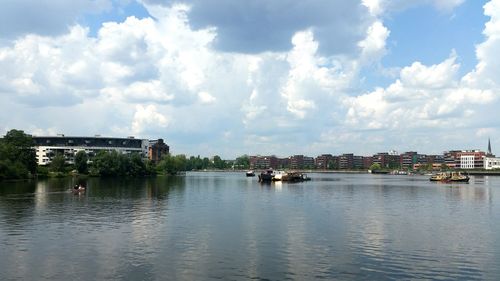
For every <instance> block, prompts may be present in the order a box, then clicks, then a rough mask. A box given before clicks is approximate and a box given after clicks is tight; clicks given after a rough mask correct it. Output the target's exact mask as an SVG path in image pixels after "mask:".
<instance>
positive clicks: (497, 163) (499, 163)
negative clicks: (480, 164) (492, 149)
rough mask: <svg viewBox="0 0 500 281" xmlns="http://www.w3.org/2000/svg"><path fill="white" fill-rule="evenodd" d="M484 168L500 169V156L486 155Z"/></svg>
mask: <svg viewBox="0 0 500 281" xmlns="http://www.w3.org/2000/svg"><path fill="white" fill-rule="evenodd" d="M484 168H485V169H486V170H493V169H500V158H499V157H485V158H484Z"/></svg>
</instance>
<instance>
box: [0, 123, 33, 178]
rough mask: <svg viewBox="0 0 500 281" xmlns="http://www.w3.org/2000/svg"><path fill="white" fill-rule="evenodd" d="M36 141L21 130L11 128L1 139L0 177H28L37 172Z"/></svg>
mask: <svg viewBox="0 0 500 281" xmlns="http://www.w3.org/2000/svg"><path fill="white" fill-rule="evenodd" d="M34 146H35V144H34V141H33V138H32V137H31V136H30V135H27V134H25V133H24V132H23V131H20V130H10V131H9V132H7V134H6V135H5V136H4V137H3V138H1V139H0V179H20V178H27V177H29V176H30V174H31V175H33V174H34V173H35V172H36V167H37V162H36V154H35V149H34Z"/></svg>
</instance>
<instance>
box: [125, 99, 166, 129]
mask: <svg viewBox="0 0 500 281" xmlns="http://www.w3.org/2000/svg"><path fill="white" fill-rule="evenodd" d="M135 109H136V111H135V114H134V119H133V122H132V132H133V133H134V134H137V135H140V134H141V133H143V132H144V131H146V130H148V129H151V128H158V127H159V128H165V127H167V126H168V124H169V120H168V119H167V117H165V116H164V115H162V114H161V113H159V112H157V109H156V106H154V105H148V106H145V107H144V106H142V105H137V106H136V107H135Z"/></svg>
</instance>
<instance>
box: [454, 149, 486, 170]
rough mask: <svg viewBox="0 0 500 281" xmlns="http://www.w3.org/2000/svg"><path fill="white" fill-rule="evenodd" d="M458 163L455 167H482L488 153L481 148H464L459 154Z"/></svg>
mask: <svg viewBox="0 0 500 281" xmlns="http://www.w3.org/2000/svg"><path fill="white" fill-rule="evenodd" d="M456 155H457V158H456V159H457V160H458V163H457V164H456V165H455V167H458V168H460V169H482V168H483V167H484V158H485V157H486V153H485V152H484V151H479V150H462V151H460V152H458V153H457V154H456Z"/></svg>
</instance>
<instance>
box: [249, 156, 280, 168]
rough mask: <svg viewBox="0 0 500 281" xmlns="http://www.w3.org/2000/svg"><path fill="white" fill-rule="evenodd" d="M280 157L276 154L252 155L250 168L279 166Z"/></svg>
mask: <svg viewBox="0 0 500 281" xmlns="http://www.w3.org/2000/svg"><path fill="white" fill-rule="evenodd" d="M278 163H279V161H278V158H277V157H276V156H274V155H272V156H250V168H251V169H268V168H273V169H276V168H278Z"/></svg>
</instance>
